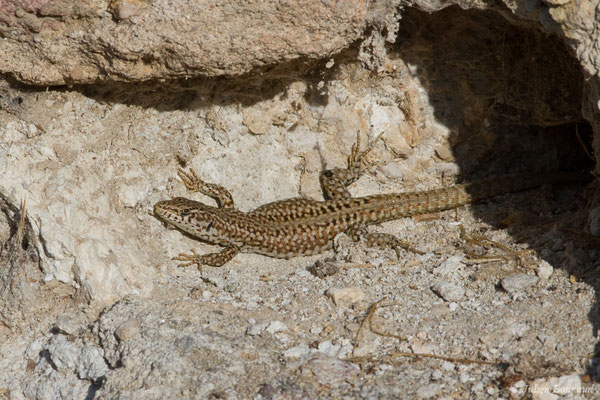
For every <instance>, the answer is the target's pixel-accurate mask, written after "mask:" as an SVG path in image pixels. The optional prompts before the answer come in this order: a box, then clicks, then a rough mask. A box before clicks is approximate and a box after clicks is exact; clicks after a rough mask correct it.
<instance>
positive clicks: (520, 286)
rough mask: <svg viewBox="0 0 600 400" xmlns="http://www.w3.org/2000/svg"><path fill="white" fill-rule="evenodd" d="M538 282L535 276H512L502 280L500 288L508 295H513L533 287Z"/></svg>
mask: <svg viewBox="0 0 600 400" xmlns="http://www.w3.org/2000/svg"><path fill="white" fill-rule="evenodd" d="M539 280H540V278H538V277H537V276H531V275H527V274H514V275H509V276H507V277H506V278H504V279H502V287H503V288H504V290H506V291H507V292H508V293H510V294H515V293H518V292H522V291H524V290H526V289H528V288H530V287H532V286H534V285H535V284H536V283H538V281H539Z"/></svg>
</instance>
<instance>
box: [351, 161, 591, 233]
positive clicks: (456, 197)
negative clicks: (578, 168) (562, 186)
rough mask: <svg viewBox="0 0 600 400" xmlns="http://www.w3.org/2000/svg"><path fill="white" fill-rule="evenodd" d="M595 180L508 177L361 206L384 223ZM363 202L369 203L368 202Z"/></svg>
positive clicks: (383, 198) (384, 197) (560, 176)
mask: <svg viewBox="0 0 600 400" xmlns="http://www.w3.org/2000/svg"><path fill="white" fill-rule="evenodd" d="M592 178H593V177H592V175H591V174H589V173H555V174H546V175H531V176H530V175H520V174H515V175H504V176H498V177H493V178H489V179H484V180H480V181H475V182H471V183H466V184H462V185H456V186H451V187H447V188H443V189H436V190H430V191H426V192H416V193H397V194H384V195H375V196H368V200H369V201H363V202H361V203H362V204H361V205H360V208H362V209H364V210H365V211H367V210H368V211H371V213H370V214H371V215H372V217H373V218H372V219H371V221H369V222H383V221H389V220H392V219H396V218H401V217H408V216H411V215H419V214H426V213H432V212H437V211H443V210H449V209H452V208H456V207H460V206H462V205H465V204H469V203H475V202H477V201H480V200H484V199H488V198H491V197H494V196H500V195H502V194H505V193H512V192H520V191H522V190H527V189H531V188H535V187H538V186H542V185H545V184H559V183H570V182H582V181H583V182H587V181H590V180H591V179H592ZM361 199H365V200H366V199H367V198H361ZM361 199H357V200H359V201H360V200H361Z"/></svg>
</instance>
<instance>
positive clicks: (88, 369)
mask: <svg viewBox="0 0 600 400" xmlns="http://www.w3.org/2000/svg"><path fill="white" fill-rule="evenodd" d="M76 371H77V375H78V376H79V377H80V378H81V379H91V380H93V381H94V380H96V379H98V378H101V377H103V376H104V375H106V374H107V373H108V365H106V362H104V358H103V357H102V353H101V352H100V350H99V349H98V348H96V347H94V346H85V347H84V348H83V349H81V353H80V355H79V358H78V359H77V365H76Z"/></svg>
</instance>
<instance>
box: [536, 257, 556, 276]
mask: <svg viewBox="0 0 600 400" xmlns="http://www.w3.org/2000/svg"><path fill="white" fill-rule="evenodd" d="M553 272H554V268H553V267H552V265H550V263H549V262H548V261H546V260H542V261H540V265H538V267H537V275H538V276H539V277H540V279H543V280H546V279H550V277H551V276H552V273H553Z"/></svg>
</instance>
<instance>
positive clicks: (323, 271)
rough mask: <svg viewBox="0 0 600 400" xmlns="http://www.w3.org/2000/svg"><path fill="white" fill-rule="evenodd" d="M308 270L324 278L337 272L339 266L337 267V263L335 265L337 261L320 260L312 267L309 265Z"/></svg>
mask: <svg viewBox="0 0 600 400" xmlns="http://www.w3.org/2000/svg"><path fill="white" fill-rule="evenodd" d="M308 271H309V272H310V273H311V274H313V275H314V276H316V277H317V278H321V279H323V278H326V277H328V276H331V275H335V274H337V272H338V271H339V268H338V267H337V265H335V263H332V262H326V261H321V260H319V261H317V262H316V263H314V264H313V265H311V266H310V267H308Z"/></svg>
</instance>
